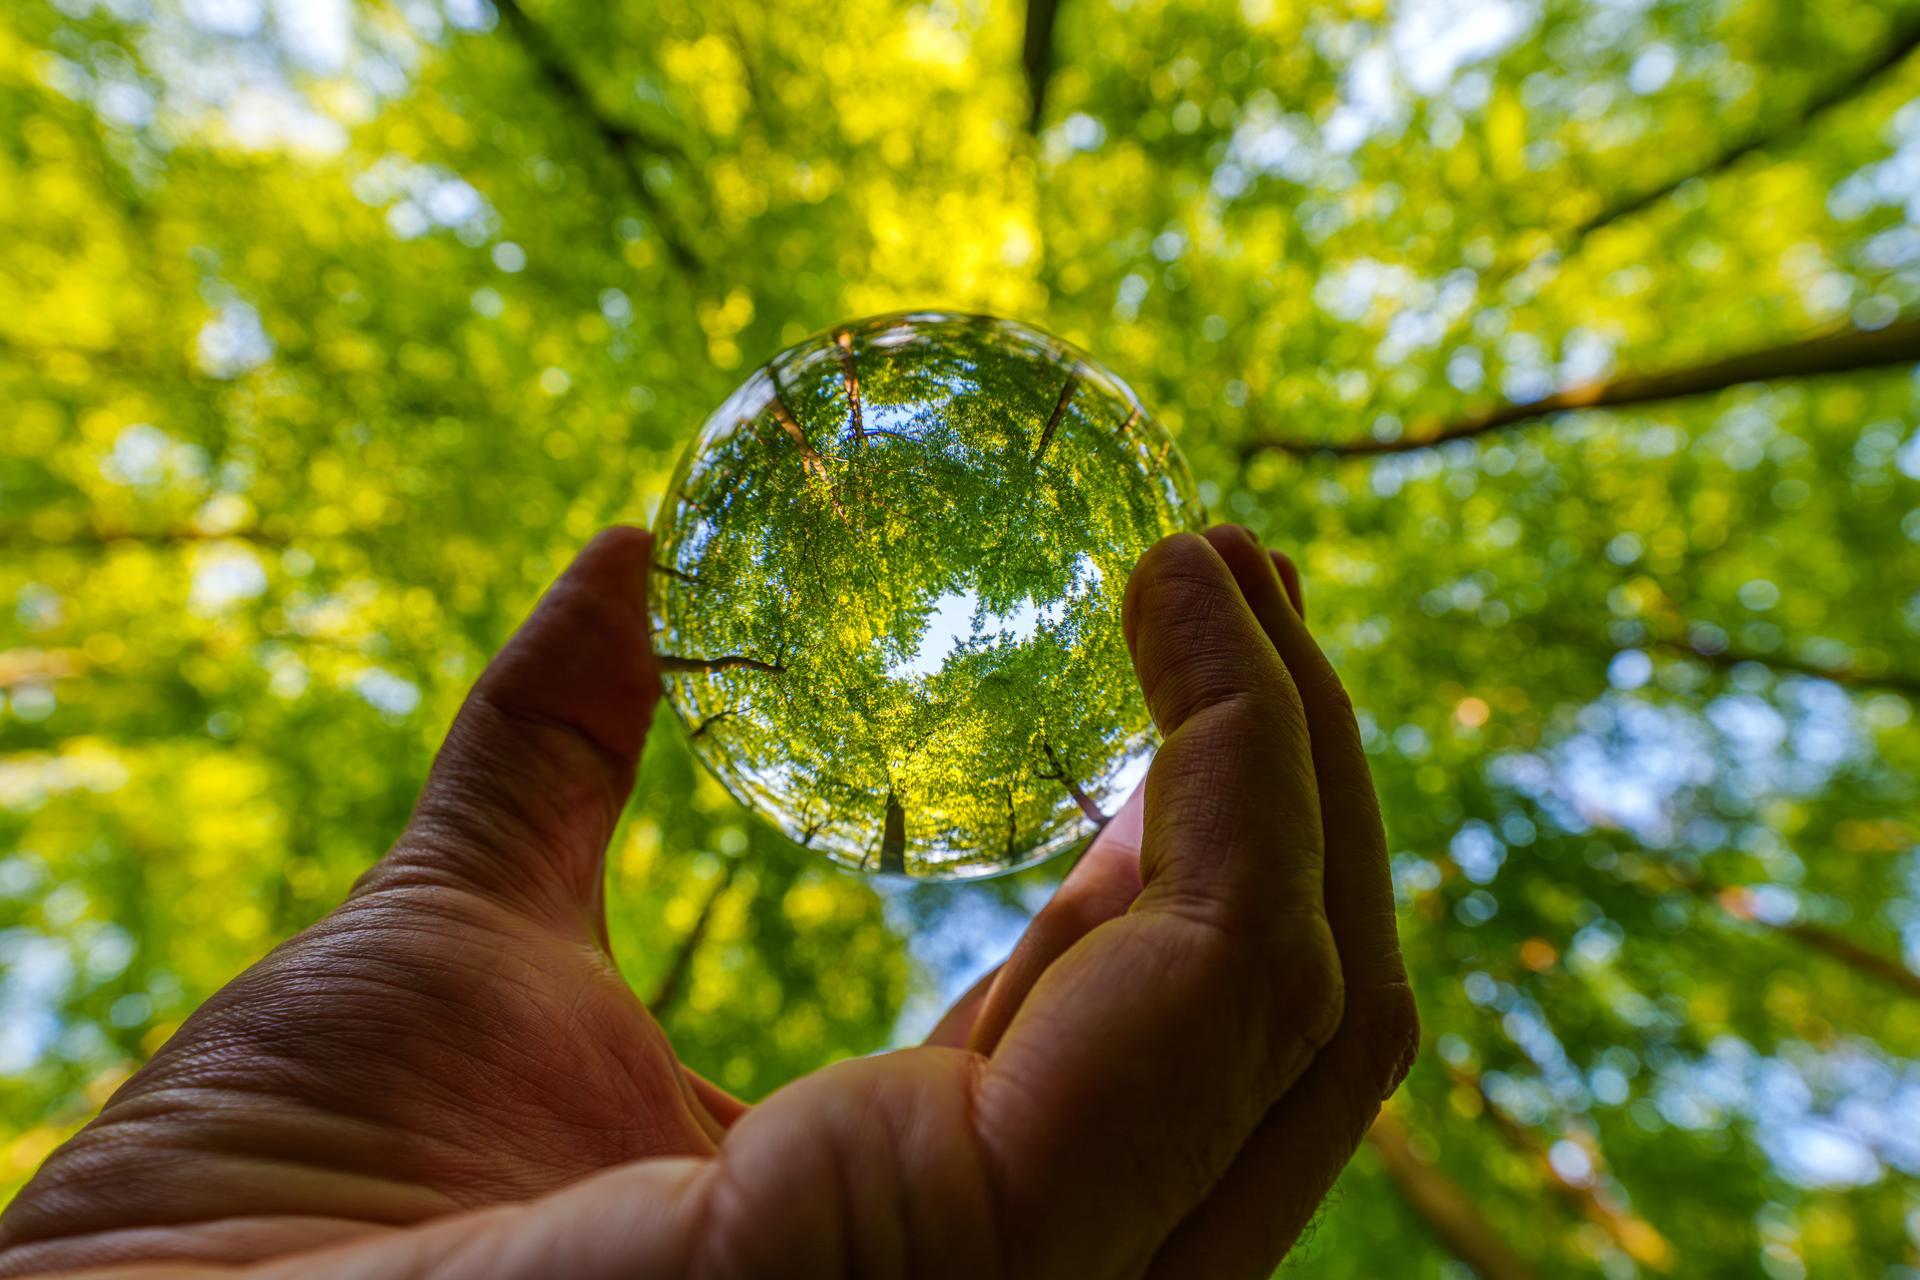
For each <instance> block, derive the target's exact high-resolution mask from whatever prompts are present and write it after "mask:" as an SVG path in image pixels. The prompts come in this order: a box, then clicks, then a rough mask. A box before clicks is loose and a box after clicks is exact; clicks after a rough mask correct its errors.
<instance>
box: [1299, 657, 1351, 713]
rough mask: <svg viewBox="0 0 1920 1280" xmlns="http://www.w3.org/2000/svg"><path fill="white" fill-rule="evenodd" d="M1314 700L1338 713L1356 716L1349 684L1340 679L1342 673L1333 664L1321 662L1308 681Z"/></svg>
mask: <svg viewBox="0 0 1920 1280" xmlns="http://www.w3.org/2000/svg"><path fill="white" fill-rule="evenodd" d="M1307 686H1308V688H1309V689H1310V690H1311V691H1312V695H1313V700H1314V701H1315V702H1316V703H1318V704H1319V705H1321V706H1323V707H1325V708H1326V709H1327V710H1329V711H1331V712H1333V713H1334V714H1336V715H1340V716H1344V717H1346V718H1347V719H1352V718H1353V716H1354V706H1353V695H1352V694H1350V693H1348V692H1347V686H1346V684H1345V683H1343V682H1342V681H1341V679H1340V673H1339V672H1337V671H1335V670H1334V669H1333V666H1332V664H1330V663H1323V664H1320V666H1319V669H1318V670H1316V671H1315V672H1314V673H1313V675H1312V676H1311V677H1309V679H1308V681H1307Z"/></svg>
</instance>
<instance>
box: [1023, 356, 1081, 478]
mask: <svg viewBox="0 0 1920 1280" xmlns="http://www.w3.org/2000/svg"><path fill="white" fill-rule="evenodd" d="M1079 389H1080V370H1079V369H1078V368H1077V367H1076V368H1075V369H1074V371H1073V372H1072V373H1069V374H1068V375H1067V385H1066V386H1064V387H1061V388H1060V399H1059V400H1057V401H1055V402H1054V406H1053V415H1052V416H1051V417H1049V418H1048V419H1047V429H1046V430H1045V431H1042V432H1041V433H1040V443H1039V444H1038V445H1037V446H1036V447H1035V448H1034V451H1033V460H1034V462H1035V463H1038V462H1039V461H1040V459H1041V457H1042V455H1044V454H1045V453H1046V451H1047V446H1048V445H1050V444H1052V443H1053V433H1054V432H1056V431H1058V430H1059V429H1060V420H1061V419H1062V418H1064V417H1066V416H1067V406H1068V405H1069V404H1071V403H1073V393H1074V392H1075V391H1078V390H1079Z"/></svg>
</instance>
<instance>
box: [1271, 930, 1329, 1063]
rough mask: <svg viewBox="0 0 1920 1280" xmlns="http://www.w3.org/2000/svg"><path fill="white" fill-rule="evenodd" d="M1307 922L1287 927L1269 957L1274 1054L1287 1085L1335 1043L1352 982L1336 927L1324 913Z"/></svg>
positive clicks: (1274, 944) (1273, 946)
mask: <svg viewBox="0 0 1920 1280" xmlns="http://www.w3.org/2000/svg"><path fill="white" fill-rule="evenodd" d="M1301 925H1302V927H1298V928H1288V929H1285V930H1284V931H1283V932H1282V933H1281V935H1280V938H1281V940H1280V941H1278V942H1277V943H1270V944H1269V954H1268V958H1267V960H1266V967H1267V971H1268V973H1269V975H1270V979H1271V981H1272V982H1273V984H1274V997H1273V999H1272V1000H1271V1001H1270V1002H1269V1008H1270V1010H1271V1016H1270V1021H1269V1024H1268V1035H1269V1043H1270V1046H1271V1049H1270V1055H1269V1056H1270V1057H1271V1059H1272V1061H1273V1067H1274V1070H1275V1072H1276V1073H1277V1074H1278V1075H1280V1076H1281V1077H1282V1078H1283V1080H1282V1084H1283V1087H1284V1085H1286V1084H1290V1083H1291V1082H1292V1079H1293V1078H1294V1077H1295V1076H1297V1075H1298V1074H1299V1072H1300V1071H1301V1070H1302V1069H1304V1067H1305V1064H1306V1061H1307V1060H1308V1059H1310V1058H1311V1057H1312V1056H1313V1055H1314V1054H1316V1053H1318V1052H1319V1051H1320V1050H1322V1049H1324V1048H1326V1046H1327V1045H1328V1044H1330V1043H1331V1042H1332V1040H1333V1038H1334V1036H1335V1035H1336V1034H1337V1033H1338V1032H1339V1030H1340V1024H1341V1023H1342V1022H1343V1021H1344V1020H1345V1017H1346V1010H1347V993H1346V984H1345V982H1344V980H1343V979H1342V977H1341V973H1340V958H1339V953H1338V952H1336V951H1335V950H1334V945H1333V934H1332V932H1331V930H1329V929H1328V928H1327V925H1326V921H1325V919H1324V918H1323V917H1320V916H1318V915H1315V916H1313V917H1310V918H1309V919H1308V920H1306V921H1302V922H1301Z"/></svg>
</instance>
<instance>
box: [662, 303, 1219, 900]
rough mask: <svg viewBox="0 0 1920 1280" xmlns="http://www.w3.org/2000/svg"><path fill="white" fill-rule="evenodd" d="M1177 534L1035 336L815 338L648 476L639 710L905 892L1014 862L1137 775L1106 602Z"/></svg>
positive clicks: (1138, 441) (1191, 520) (1145, 470)
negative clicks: (663, 471)
mask: <svg viewBox="0 0 1920 1280" xmlns="http://www.w3.org/2000/svg"><path fill="white" fill-rule="evenodd" d="M1202 519H1203V517H1202V512H1201V507H1200V504H1199V502H1198V501H1197V500H1196V498H1195V497H1194V491H1193V484H1192V480H1191V478H1190V475H1189V473H1188V470H1187V467H1186V463H1185V462H1184V460H1183V459H1182V458H1181V457H1180V455H1179V453H1178V452H1177V451H1176V450H1175V448H1174V446H1173V441H1172V440H1171V439H1170V438H1169V437H1168V435H1167V433H1166V431H1165V430H1164V429H1162V428H1161V427H1160V426H1159V424H1157V423H1156V422H1155V421H1154V420H1153V418H1152V417H1150V416H1149V415H1148V414H1147V412H1146V410H1145V409H1144V408H1142V406H1141V404H1140V401H1139V399H1138V398H1137V397H1136V396H1135V395H1134V394H1133V392H1132V391H1130V390H1129V389H1128V388H1127V386H1126V384H1125V383H1123V382H1121V381H1120V380H1119V379H1118V378H1116V377H1114V376H1113V374H1111V373H1109V372H1107V371H1106V370H1105V369H1103V368H1101V367H1100V366H1099V365H1097V364H1095V363H1094V362H1093V361H1092V360H1091V359H1090V358H1089V357H1088V356H1087V355H1086V354H1084V353H1083V352H1081V351H1078V350H1076V349H1075V348H1074V347H1072V346H1069V345H1068V344H1067V343H1065V342H1063V341H1061V340H1060V339H1058V338H1054V337H1051V336H1049V335H1047V334H1045V333H1041V332H1039V331H1038V330H1035V329H1031V328H1028V327H1027V326H1025V325H1021V324H1015V323H1013V322H1011V321H1007V320H999V319H994V318H990V317H985V316H966V315H949V314H937V313H913V314H905V315H890V316H883V317H879V318H877V319H871V320H863V321H858V322H855V323H851V324H846V325H842V326H840V327H838V328H835V329H832V330H830V331H828V332H826V333H823V334H821V335H819V336H817V337H814V338H811V339H808V340H807V341H805V342H802V343H800V344H799V345H798V346H795V347H792V348H790V349H788V350H786V351H783V352H781V353H780V354H779V355H777V356H775V357H774V358H773V359H772V360H771V361H769V362H768V363H767V364H766V365H764V366H763V367H761V368H759V369H757V370H755V371H754V372H753V374H752V375H750V376H749V377H748V378H747V380H746V381H745V383H743V384H742V385H741V386H740V388H739V389H738V390H737V391H735V392H734V393H733V394H732V395H731V396H730V397H728V399H727V400H726V402H725V403H724V404H722V405H721V406H720V408H719V409H718V410H716V411H715V412H714V414H713V415H712V416H711V417H710V418H708V419H707V421H706V423H705V425H703V426H702V427H701V429H700V432H699V434H698V435H697V436H695V438H694V439H693V441H692V443H691V444H690V445H689V446H688V448H687V450H686V453H685V455H684V456H683V457H682V458H681V460H680V463H679V466H678V468H677V469H676V471H675V472H674V477H673V482H672V485H671V487H670V489H669V490H668V492H667V494H666V497H665V500H664V502H663V503H662V506H661V510H660V513H659V517H658V519H657V521H656V522H655V529H654V533H655V538H656V547H655V553H654V572H653V575H652V587H651V591H650V609H651V613H652V624H653V627H654V649H655V652H656V653H657V654H658V655H659V657H660V666H661V669H662V673H663V679H664V681H665V685H666V694H667V700H668V703H669V704H670V705H671V706H672V708H673V710H674V711H675V713H676V714H677V715H678V716H679V718H680V720H681V721H682V723H683V724H684V725H685V727H686V732H687V734H688V737H689V739H690V741H691V744H692V748H693V751H694V752H695V754H696V755H697V756H698V757H699V758H700V760H701V761H702V762H703V763H704V764H705V765H706V767H707V768H708V769H709V770H711V771H712V773H713V775H714V776H715V777H716V778H718V779H719V781H720V782H721V783H722V784H723V785H724V786H725V787H726V789H727V790H728V791H729V792H731V793H732V794H733V796H734V797H735V798H736V799H738V800H739V801H740V802H741V803H742V804H743V805H745V806H746V807H747V808H748V809H749V810H751V811H753V812H755V813H757V814H759V815H760V816H761V817H763V818H765V819H766V820H768V821H770V822H771V823H773V824H774V825H775V826H776V827H778V828H779V829H780V830H781V831H782V832H784V833H785V834H786V835H787V836H788V837H790V838H791V839H792V840H793V841H795V842H796V843H798V844H799V845H801V846H802V847H803V848H805V849H806V850H808V851H811V852H813V853H817V854H819V855H822V856H824V857H826V858H829V859H831V860H833V861H834V862H837V863H839V864H841V865H843V866H846V867H851V868H854V869H857V870H860V871H865V872H870V873H874V874H878V875H893V876H910V877H916V878H924V879H950V878H959V877H969V876H981V875H992V874H996V873H1000V872H1005V871H1012V870H1015V869H1018V868H1020V867H1024V866H1029V865H1031V864H1033V863H1035V862H1038V861H1039V860H1041V859H1043V858H1046V857H1049V856H1051V855H1053V854H1056V853H1059V852H1061V851H1062V850H1065V849H1068V848H1072V847H1074V846H1075V845H1077V844H1079V843H1080V842H1081V841H1083V840H1085V839H1086V838H1087V837H1088V836H1090V835H1091V834H1092V833H1093V832H1095V831H1096V830H1098V828H1099V827H1100V826H1101V825H1102V824H1104V823H1105V821H1106V820H1107V818H1108V816H1110V815H1111V814H1112V813H1113V812H1114V811H1115V810H1116V809H1117V808H1118V807H1119V805H1120V804H1121V803H1122V802H1123V801H1124V800H1125V798H1126V796H1127V793H1128V792H1129V791H1131V790H1132V788H1133V787H1134V785H1135V784H1136V783H1138V782H1139V780H1140V779H1141V777H1142V776H1143V775H1144V774H1145V771H1146V766H1147V763H1148V760H1149V759H1150V757H1151V754H1152V751H1153V747H1154V745H1155V736H1154V730H1153V723H1152V720H1151V718H1150V717H1149V716H1148V714H1147V708H1146V704H1145V701H1144V699H1143V698H1142V697H1141V694H1140V689H1139V685H1138V683H1137V682H1136V680H1135V678H1134V674H1133V665H1132V662H1131V659H1130V658H1129V656H1128V653H1127V646H1126V639H1125V637H1124V635H1123V634H1122V632H1121V626H1120V604H1121V599H1122V595H1123V592H1124V591H1125V588H1126V582H1127V575H1128V574H1129V573H1130V572H1131V571H1132V569H1133V565H1134V563H1135V561H1136V560H1138V559H1139V557H1140V555H1141V553H1142V552H1144V551H1145V550H1146V549H1147V548H1148V547H1150V546H1152V545H1153V543H1155V542H1156V541H1158V540H1159V539H1160V538H1162V537H1163V536H1165V535H1166V534H1169V533H1172V532H1175V531H1177V530H1182V529H1193V528H1196V527H1198V526H1199V525H1200V524H1201V523H1202Z"/></svg>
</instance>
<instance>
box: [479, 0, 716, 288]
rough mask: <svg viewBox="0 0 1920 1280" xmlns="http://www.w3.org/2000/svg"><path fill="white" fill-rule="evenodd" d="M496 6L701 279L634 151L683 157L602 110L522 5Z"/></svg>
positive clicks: (670, 252)
mask: <svg viewBox="0 0 1920 1280" xmlns="http://www.w3.org/2000/svg"><path fill="white" fill-rule="evenodd" d="M494 7H495V8H497V9H498V10H499V11H500V16H501V17H502V18H503V19H504V20H505V23H506V25H507V26H508V27H510V28H512V29H513V34H514V36H515V38H516V39H518V40H519V42H520V45H521V47H522V48H524V49H525V50H526V51H527V56H528V57H530V58H531V59H533V62H534V65H535V66H536V67H538V68H539V70H540V76H541V78H542V79H544V80H545V81H546V82H547V85H548V87H549V88H551V89H552V90H553V92H554V94H555V96H557V97H559V98H560V99H561V100H563V101H564V102H566V103H567V104H568V105H570V106H572V107H573V108H574V110H575V111H577V112H579V114H580V117H581V118H582V120H584V121H585V122H586V124H587V125H588V126H589V127H590V128H591V129H592V130H593V133H594V135H595V136H596V137H598V138H599V139H600V141H601V143H602V144H603V145H604V146H605V147H606V149H607V153H608V154H609V155H610V156H611V157H612V158H613V160H614V162H615V163H616V164H618V165H619V166H620V170H621V172H622V173H624V174H625V175H626V178H627V185H628V186H629V187H631V188H632V190H633V195H634V198H635V199H636V200H638V201H639V202H640V205H641V207H642V208H644V209H645V210H646V211H647V215H648V216H649V217H650V218H652V219H653V225H654V229H655V230H656V231H658V232H659V234H660V242H661V243H662V244H664V245H666V247H667V256H668V257H670V258H672V259H673V261H674V265H675V266H677V267H678V268H679V269H680V270H681V271H682V272H683V273H684V274H686V275H688V276H693V277H697V276H699V275H700V273H701V270H702V268H703V266H704V264H703V263H702V262H701V261H700V258H699V256H698V255H697V254H695V253H694V252H693V250H692V248H690V247H689V246H688V245H687V243H686V242H685V241H684V240H682V239H681V238H680V236H679V234H678V233H677V232H676V231H674V229H673V227H672V225H671V224H670V223H669V222H668V220H667V214H666V209H665V208H664V206H662V205H661V203H660V199H659V197H658V196H656V195H654V193H653V189H652V188H651V187H649V186H647V177H646V174H645V173H644V172H643V171H642V169H641V167H640V163H639V161H638V160H637V159H636V158H635V156H636V153H639V154H648V155H657V156H666V157H671V158H674V159H678V160H681V161H683V162H684V161H685V160H686V156H685V154H684V153H682V152H681V151H680V149H679V148H678V147H676V146H674V145H673V144H672V143H670V142H668V141H666V140H665V139H663V138H656V137H650V136H648V135H646V134H644V133H642V132H641V131H640V130H639V129H638V128H636V127H634V126H633V125H631V124H627V123H625V122H623V121H620V120H617V119H615V118H614V117H613V116H611V115H609V114H608V113H607V112H605V111H604V110H602V109H601V107H600V104H599V102H598V100H597V99H595V97H594V95H593V91H592V90H591V89H589V88H588V87H587V84H586V81H584V80H582V79H581V78H580V75H579V73H577V72H576V71H575V70H574V69H573V66H572V64H571V63H570V62H568V60H567V59H566V57H565V56H564V55H562V54H561V52H560V49H559V47H558V46H557V45H555V43H554V42H553V40H552V38H551V37H550V36H549V35H548V34H547V32H546V29H545V28H544V27H542V26H541V25H540V24H539V23H538V22H535V21H534V20H533V18H532V17H531V16H529V15H528V13H527V11H526V10H525V9H524V8H522V7H521V5H520V0H494Z"/></svg>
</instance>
